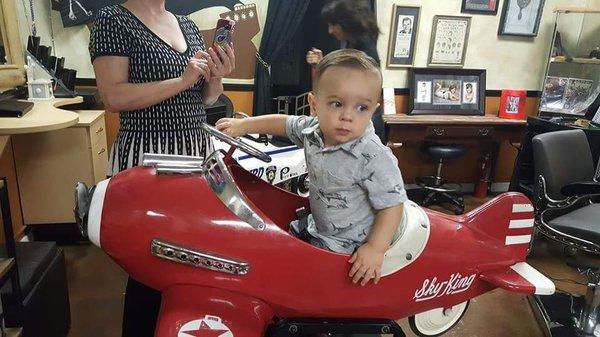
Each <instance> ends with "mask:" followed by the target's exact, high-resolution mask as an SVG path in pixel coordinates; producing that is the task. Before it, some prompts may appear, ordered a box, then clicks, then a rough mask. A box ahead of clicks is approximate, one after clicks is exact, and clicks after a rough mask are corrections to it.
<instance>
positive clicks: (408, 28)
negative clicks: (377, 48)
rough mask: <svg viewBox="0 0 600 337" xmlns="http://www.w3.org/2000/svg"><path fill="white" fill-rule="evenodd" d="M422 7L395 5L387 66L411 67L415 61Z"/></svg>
mask: <svg viewBox="0 0 600 337" xmlns="http://www.w3.org/2000/svg"><path fill="white" fill-rule="evenodd" d="M420 12H421V7H418V6H399V5H396V4H395V5H394V7H393V9H392V25H391V31H390V43H389V44H388V57H387V66H388V67H389V68H394V67H410V66H412V64H413V62H414V55H415V46H416V45H417V31H418V30H419V29H418V28H419V13H420Z"/></svg>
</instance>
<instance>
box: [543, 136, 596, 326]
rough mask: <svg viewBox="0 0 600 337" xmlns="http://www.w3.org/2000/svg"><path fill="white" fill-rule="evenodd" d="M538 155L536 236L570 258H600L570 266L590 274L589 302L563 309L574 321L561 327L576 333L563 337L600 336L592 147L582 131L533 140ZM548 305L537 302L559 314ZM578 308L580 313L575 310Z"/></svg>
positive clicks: (574, 299)
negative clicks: (559, 247) (582, 253)
mask: <svg viewBox="0 0 600 337" xmlns="http://www.w3.org/2000/svg"><path fill="white" fill-rule="evenodd" d="M533 156H534V164H535V176H536V177H537V184H536V185H535V186H534V192H535V193H534V194H535V201H534V203H535V208H536V217H535V226H536V229H537V231H538V232H539V233H541V234H543V235H545V236H546V237H548V238H550V239H552V240H555V241H558V242H559V243H561V244H563V245H564V247H565V253H567V255H569V256H575V253H576V252H577V251H585V252H588V253H591V254H592V255H596V256H594V258H593V259H591V260H589V259H588V260H583V258H584V257H583V256H581V257H579V256H578V257H577V258H574V259H572V260H571V261H569V262H568V263H567V264H568V265H570V266H572V267H575V268H577V269H578V271H579V272H580V273H581V274H584V275H586V276H587V278H588V282H587V293H586V295H585V297H584V299H581V298H571V299H570V300H571V305H564V304H562V305H560V306H562V307H564V309H565V310H568V311H567V314H566V315H567V316H571V317H570V318H571V319H570V321H571V322H568V321H563V322H559V323H560V325H562V327H561V328H562V329H563V330H564V329H567V328H569V329H572V330H571V331H569V332H562V333H561V336H563V335H564V336H600V327H598V328H597V327H596V326H597V323H598V320H600V270H599V268H600V259H598V258H597V257H598V255H600V203H597V202H596V200H595V198H597V197H598V196H599V195H600V184H599V183H598V182H597V181H596V180H595V179H597V177H596V176H595V173H594V164H593V162H594V161H593V158H592V154H591V151H590V146H589V144H588V141H587V138H586V136H585V133H584V132H583V131H582V130H577V129H576V130H566V131H556V132H549V133H544V134H541V135H537V136H535V137H534V138H533ZM558 296H561V295H558ZM562 296H563V297H564V296H565V295H562ZM547 301H550V299H542V298H536V302H537V304H538V305H540V306H542V307H543V306H544V305H546V306H549V307H548V308H545V309H544V310H543V312H546V313H549V312H554V313H557V308H556V306H557V304H556V303H557V302H554V303H553V304H551V303H552V302H547ZM568 302H569V301H566V303H568ZM577 302H579V303H577ZM574 303H575V304H574ZM552 305H554V307H552ZM577 307H579V308H580V309H579V310H577V311H578V312H572V311H571V310H570V309H571V308H577ZM573 311H575V310H573ZM557 315H558V316H560V314H557ZM558 316H557V317H558ZM573 316H575V317H573ZM561 317H565V315H562V316H561ZM548 318H549V320H551V321H554V322H556V320H553V319H552V317H548ZM594 330H598V332H596V333H594Z"/></svg>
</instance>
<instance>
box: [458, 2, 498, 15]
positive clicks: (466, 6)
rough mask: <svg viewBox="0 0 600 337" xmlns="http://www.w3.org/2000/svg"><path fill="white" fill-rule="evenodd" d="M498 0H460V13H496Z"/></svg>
mask: <svg viewBox="0 0 600 337" xmlns="http://www.w3.org/2000/svg"><path fill="white" fill-rule="evenodd" d="M498 1H499V0H462V7H461V10H460V11H461V13H473V14H484V15H496V13H498Z"/></svg>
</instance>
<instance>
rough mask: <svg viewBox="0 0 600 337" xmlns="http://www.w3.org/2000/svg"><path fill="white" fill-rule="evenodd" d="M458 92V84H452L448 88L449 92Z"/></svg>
mask: <svg viewBox="0 0 600 337" xmlns="http://www.w3.org/2000/svg"><path fill="white" fill-rule="evenodd" d="M453 89H454V90H456V84H454V83H452V84H450V86H449V87H448V90H453Z"/></svg>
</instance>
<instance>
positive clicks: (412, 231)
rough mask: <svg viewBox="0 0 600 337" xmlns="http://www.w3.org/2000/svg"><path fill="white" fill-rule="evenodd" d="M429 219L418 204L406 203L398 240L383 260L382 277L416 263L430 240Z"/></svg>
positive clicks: (397, 236) (397, 235) (408, 201)
mask: <svg viewBox="0 0 600 337" xmlns="http://www.w3.org/2000/svg"><path fill="white" fill-rule="evenodd" d="M429 232H430V225H429V217H427V214H425V211H423V209H422V208H421V207H420V206H419V205H417V204H416V203H414V202H412V201H410V200H407V201H406V202H405V203H404V215H403V216H402V223H401V224H400V225H399V226H398V232H397V234H396V238H395V240H394V242H393V243H392V245H391V246H390V248H389V249H388V250H387V252H386V253H385V256H384V258H383V266H382V270H381V275H382V276H385V275H389V274H392V273H395V272H397V271H398V270H400V269H402V268H404V267H406V266H407V265H409V264H410V263H412V262H413V261H416V260H417V258H418V257H419V255H421V253H422V252H423V250H424V249H425V246H426V245H427V241H428V240H429Z"/></svg>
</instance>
